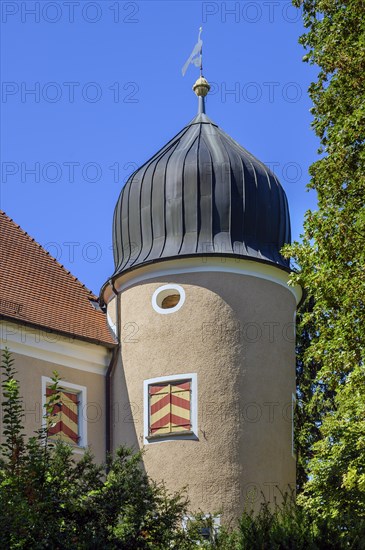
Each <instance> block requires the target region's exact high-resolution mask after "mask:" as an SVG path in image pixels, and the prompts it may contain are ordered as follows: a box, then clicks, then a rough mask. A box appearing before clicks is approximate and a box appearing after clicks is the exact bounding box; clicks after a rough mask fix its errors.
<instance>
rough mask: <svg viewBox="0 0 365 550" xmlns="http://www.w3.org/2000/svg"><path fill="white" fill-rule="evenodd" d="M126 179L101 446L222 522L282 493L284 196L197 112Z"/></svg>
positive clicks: (289, 377) (289, 368)
mask: <svg viewBox="0 0 365 550" xmlns="http://www.w3.org/2000/svg"><path fill="white" fill-rule="evenodd" d="M208 90H209V84H208V83H207V81H206V80H205V79H204V78H202V77H201V78H200V79H198V81H197V82H196V84H195V85H194V91H195V93H196V94H197V95H198V97H199V112H198V115H197V116H196V117H195V118H194V119H193V120H192V121H191V122H190V123H189V124H188V125H187V126H185V127H184V128H183V129H182V130H181V131H180V132H179V133H178V134H177V135H176V136H175V137H174V138H173V139H171V140H170V141H169V142H168V143H167V144H166V145H165V146H164V147H162V149H160V150H159V151H158V152H157V153H156V154H155V155H154V156H153V157H152V158H151V159H150V160H148V161H147V162H146V163H145V164H144V165H143V166H141V167H140V168H139V169H138V170H136V171H135V172H134V173H133V174H132V175H131V177H130V178H129V180H128V181H127V183H126V184H125V186H124V187H123V189H122V191H121V194H120V197H119V199H118V202H117V205H116V208H115V213H114V221H113V246H114V259H115V271H114V274H113V275H112V277H111V278H110V280H109V281H108V282H107V283H105V285H104V287H103V289H102V298H103V300H104V302H105V303H106V304H107V307H108V316H109V319H110V322H111V323H112V324H114V325H115V326H116V327H117V329H118V332H119V338H120V344H121V354H120V360H119V362H118V363H117V364H116V366H115V367H114V370H113V372H112V373H110V399H111V408H112V417H113V418H112V428H111V439H112V447H113V448H116V447H117V446H118V445H120V444H122V443H123V444H127V445H132V446H134V447H137V446H138V447H140V448H141V447H144V448H145V451H146V452H145V455H144V465H145V468H146V471H147V473H148V474H149V475H150V476H151V477H152V478H153V479H155V480H157V481H159V480H164V481H165V483H166V485H167V487H168V488H169V489H170V490H179V489H181V488H182V487H188V494H189V498H190V503H191V509H192V510H195V511H197V510H201V511H203V512H204V513H211V514H222V515H223V518H224V519H225V520H229V519H232V518H234V517H237V516H239V515H240V514H241V513H242V510H243V507H244V506H245V505H249V506H254V507H257V506H258V505H259V502H261V501H262V499H263V498H265V499H267V500H270V501H273V499H274V498H280V493H282V492H285V491H287V490H288V488H289V487H294V486H295V452H294V448H293V426H292V411H293V406H294V395H295V329H294V318H295V311H296V305H297V302H298V301H299V299H300V294H301V291H300V289H299V288H293V287H289V286H288V284H287V281H288V276H289V272H290V270H289V263H288V261H287V260H285V259H284V258H283V257H282V256H281V254H280V250H281V248H282V246H283V245H284V244H285V243H289V242H290V219H289V211H288V205H287V200H286V196H285V192H284V190H283V188H282V187H281V185H280V183H279V181H278V179H277V178H276V176H275V175H274V174H273V173H272V172H271V171H270V170H269V169H268V168H267V167H266V166H265V165H264V164H263V163H262V162H260V161H259V160H258V159H256V158H255V157H254V156H253V155H252V154H251V153H249V152H248V151H246V150H245V149H244V148H243V147H241V146H240V145H239V144H238V143H237V142H236V141H234V140H233V139H232V138H231V137H230V136H228V135H227V134H225V133H224V132H223V131H222V130H221V128H219V126H217V124H215V123H214V122H213V121H212V120H211V119H210V118H209V117H208V116H207V115H206V114H205V109H204V96H205V95H206V93H207V92H208Z"/></svg>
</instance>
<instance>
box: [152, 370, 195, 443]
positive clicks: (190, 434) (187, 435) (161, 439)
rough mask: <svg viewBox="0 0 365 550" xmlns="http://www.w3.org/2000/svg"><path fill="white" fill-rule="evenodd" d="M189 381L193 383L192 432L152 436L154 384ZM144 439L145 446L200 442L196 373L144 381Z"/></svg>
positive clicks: (191, 399)
mask: <svg viewBox="0 0 365 550" xmlns="http://www.w3.org/2000/svg"><path fill="white" fill-rule="evenodd" d="M184 380H189V381H190V382H191V398H190V422H191V430H190V431H189V432H184V431H182V432H171V433H169V434H161V435H150V434H149V426H150V400H149V387H150V386H151V385H154V384H164V383H166V384H168V383H171V382H182V381H184ZM143 435H144V437H143V439H144V443H145V445H148V444H151V443H161V442H164V441H177V440H186V439H190V440H198V439H199V438H198V376H197V374H196V373H191V372H190V373H186V374H172V375H169V376H159V377H157V378H149V379H147V380H144V381H143Z"/></svg>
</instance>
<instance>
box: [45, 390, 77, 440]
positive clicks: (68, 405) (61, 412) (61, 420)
mask: <svg viewBox="0 0 365 550" xmlns="http://www.w3.org/2000/svg"><path fill="white" fill-rule="evenodd" d="M54 394H55V391H54V390H52V389H51V388H50V387H47V388H46V396H47V401H49V399H50V397H51V396H52V395H54ZM59 396H60V399H59V400H58V401H57V402H56V403H55V404H54V406H53V419H52V420H53V422H52V426H51V428H50V430H49V435H50V436H55V437H57V438H58V439H62V441H65V442H66V443H72V444H74V445H78V443H79V441H80V429H79V406H80V395H79V393H78V392H71V391H67V390H65V389H63V388H60V391H59Z"/></svg>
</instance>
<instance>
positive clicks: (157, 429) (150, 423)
mask: <svg viewBox="0 0 365 550" xmlns="http://www.w3.org/2000/svg"><path fill="white" fill-rule="evenodd" d="M196 386H197V382H196V374H188V375H185V376H184V375H177V376H166V377H161V378H154V379H150V380H145V382H144V387H145V397H144V403H145V404H144V408H145V414H144V417H145V430H144V435H145V442H146V443H148V441H151V440H153V439H154V438H156V439H158V440H159V441H161V440H164V439H174V438H185V439H186V438H188V439H192V438H193V439H196V437H197V391H196Z"/></svg>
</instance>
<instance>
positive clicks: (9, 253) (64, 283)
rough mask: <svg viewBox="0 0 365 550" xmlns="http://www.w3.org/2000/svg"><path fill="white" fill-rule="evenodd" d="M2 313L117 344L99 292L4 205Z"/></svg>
mask: <svg viewBox="0 0 365 550" xmlns="http://www.w3.org/2000/svg"><path fill="white" fill-rule="evenodd" d="M0 318H3V319H4V318H5V319H8V320H14V321H17V322H19V321H20V322H22V323H24V324H27V325H32V326H36V327H41V328H43V329H45V330H52V331H55V332H57V333H61V334H65V335H70V336H73V337H75V338H79V339H81V340H87V341H92V342H97V343H101V344H104V345H106V346H108V347H112V346H113V345H115V344H116V341H115V339H114V337H113V335H112V333H111V331H110V329H109V327H108V325H107V321H106V315H105V313H104V312H103V311H101V310H100V309H99V304H98V298H97V297H96V296H95V295H94V294H93V293H92V292H91V290H88V289H87V288H86V287H85V285H83V284H82V283H80V281H79V280H78V279H77V278H76V277H74V276H73V275H72V274H71V273H70V272H69V271H67V270H66V269H65V268H64V267H63V266H62V265H61V264H60V263H58V262H57V260H55V258H53V257H52V256H51V255H50V254H49V253H48V252H46V251H45V250H44V248H42V247H41V245H40V244H38V243H37V242H36V241H35V240H34V239H32V238H31V237H30V236H29V235H28V234H27V233H26V232H25V231H23V229H21V227H20V226H19V225H17V224H16V223H15V222H14V221H13V220H12V219H11V218H9V217H8V216H7V215H6V214H5V212H3V211H2V210H0Z"/></svg>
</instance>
